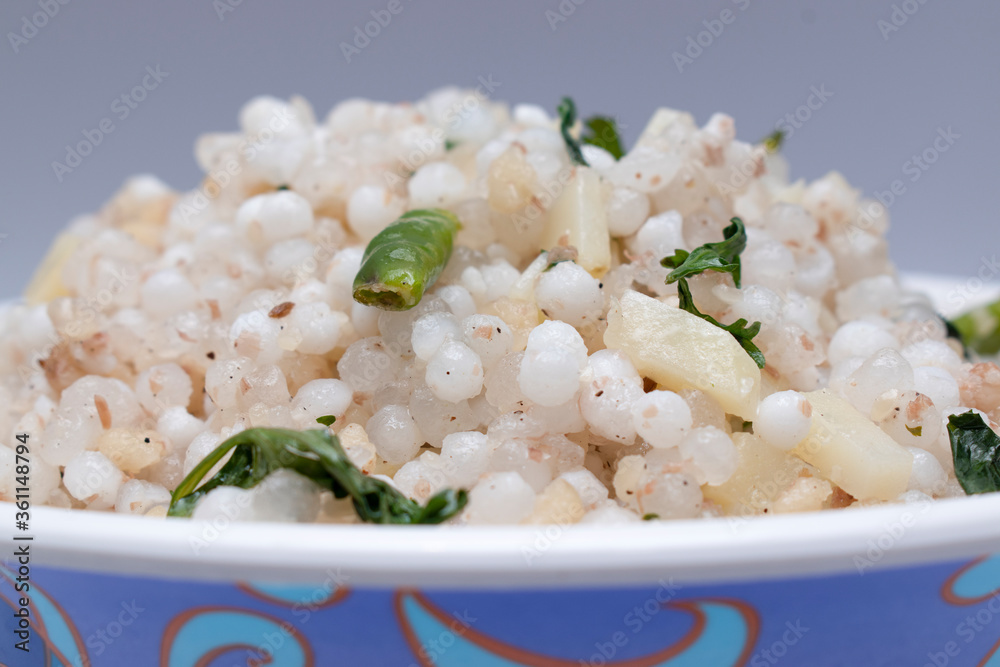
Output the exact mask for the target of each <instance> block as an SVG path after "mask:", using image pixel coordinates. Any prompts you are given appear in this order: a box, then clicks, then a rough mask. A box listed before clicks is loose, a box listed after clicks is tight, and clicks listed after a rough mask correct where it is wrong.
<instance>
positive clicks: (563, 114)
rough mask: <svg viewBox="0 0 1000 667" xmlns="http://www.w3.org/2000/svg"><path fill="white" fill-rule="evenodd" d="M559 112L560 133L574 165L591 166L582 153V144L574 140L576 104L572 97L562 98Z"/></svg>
mask: <svg viewBox="0 0 1000 667" xmlns="http://www.w3.org/2000/svg"><path fill="white" fill-rule="evenodd" d="M556 110H557V111H558V112H559V131H560V132H561V133H562V138H563V141H564V142H565V143H566V150H567V151H569V157H570V160H572V161H573V163H574V164H578V165H582V166H584V167H587V166H589V165H588V164H587V161H586V160H585V159H584V158H583V153H582V152H581V151H580V142H579V141H577V140H576V139H574V138H573V126H574V125H576V103H574V102H573V99H572V98H570V97H564V98H562V102H560V103H559V106H558V108H557V109H556Z"/></svg>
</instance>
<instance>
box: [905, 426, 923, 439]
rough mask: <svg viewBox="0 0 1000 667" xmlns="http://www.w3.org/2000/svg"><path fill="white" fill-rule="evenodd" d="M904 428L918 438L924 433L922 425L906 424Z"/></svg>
mask: <svg viewBox="0 0 1000 667" xmlns="http://www.w3.org/2000/svg"><path fill="white" fill-rule="evenodd" d="M906 430H907V431H909V432H910V435H912V436H914V437H917V438H919V437H920V436H921V435H923V433H924V427H923V426H907V427H906Z"/></svg>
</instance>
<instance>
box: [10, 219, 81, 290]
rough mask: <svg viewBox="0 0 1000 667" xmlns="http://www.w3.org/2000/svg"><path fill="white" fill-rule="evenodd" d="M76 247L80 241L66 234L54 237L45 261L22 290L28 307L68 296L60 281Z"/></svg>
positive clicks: (64, 286)
mask: <svg viewBox="0 0 1000 667" xmlns="http://www.w3.org/2000/svg"><path fill="white" fill-rule="evenodd" d="M78 245H80V239H79V238H78V237H76V236H73V235H72V234H69V233H67V232H63V233H62V234H60V235H59V236H57V237H56V239H55V241H53V242H52V245H51V246H49V251H48V252H47V253H46V255H45V259H43V260H42V263H41V264H39V265H38V269H36V270H35V275H34V276H32V278H31V282H30V283H29V284H28V288H27V289H26V290H24V300H25V301H26V302H27V303H28V305H29V306H35V305H38V304H40V303H48V302H49V301H52V300H53V299H55V298H57V297H60V296H69V294H70V292H69V290H68V289H67V288H66V285H64V284H63V281H62V269H63V265H64V264H65V263H66V260H67V259H69V257H70V255H72V254H73V251H74V250H76V247H77V246H78Z"/></svg>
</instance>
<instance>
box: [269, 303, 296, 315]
mask: <svg viewBox="0 0 1000 667" xmlns="http://www.w3.org/2000/svg"><path fill="white" fill-rule="evenodd" d="M294 307H295V304H294V303H292V302H291V301H283V302H282V303H279V304H278V305H277V306H275V307H274V308H272V309H271V312H269V313H268V314H267V316H268V317H273V318H275V319H279V318H282V317H284V316H285V315H288V313H290V312H292V308H294Z"/></svg>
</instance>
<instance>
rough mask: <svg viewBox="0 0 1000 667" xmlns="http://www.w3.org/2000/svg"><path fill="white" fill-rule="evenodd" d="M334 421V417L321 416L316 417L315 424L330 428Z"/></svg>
mask: <svg viewBox="0 0 1000 667" xmlns="http://www.w3.org/2000/svg"><path fill="white" fill-rule="evenodd" d="M335 421H337V418H336V417H334V416H333V415H323V416H322V417H316V423H317V424H322V425H323V426H330V425H332V424H333V423H334V422H335Z"/></svg>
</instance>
